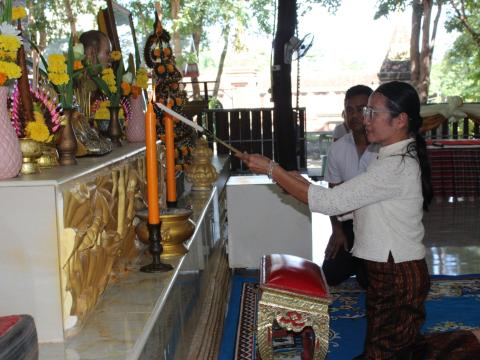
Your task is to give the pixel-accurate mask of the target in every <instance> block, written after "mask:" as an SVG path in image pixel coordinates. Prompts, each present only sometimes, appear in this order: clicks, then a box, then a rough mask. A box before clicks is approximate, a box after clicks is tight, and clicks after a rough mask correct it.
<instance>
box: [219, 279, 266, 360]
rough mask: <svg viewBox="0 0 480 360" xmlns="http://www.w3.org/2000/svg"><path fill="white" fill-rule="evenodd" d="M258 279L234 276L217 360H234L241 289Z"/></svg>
mask: <svg viewBox="0 0 480 360" xmlns="http://www.w3.org/2000/svg"><path fill="white" fill-rule="evenodd" d="M257 282H258V277H244V276H234V277H233V281H232V290H231V293H230V301H229V303H228V311H227V317H226V318H225V325H224V327H223V335H222V342H221V344H220V352H219V356H218V359H219V360H227V359H228V360H230V359H234V356H235V342H236V337H237V325H238V321H239V318H240V307H241V306H240V305H241V300H242V289H243V284H245V283H257Z"/></svg>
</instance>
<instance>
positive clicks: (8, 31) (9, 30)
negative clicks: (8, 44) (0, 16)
mask: <svg viewBox="0 0 480 360" xmlns="http://www.w3.org/2000/svg"><path fill="white" fill-rule="evenodd" d="M0 34H2V35H12V36H16V37H17V38H18V41H20V42H22V37H21V36H20V30H18V29H17V28H16V27H14V26H13V25H10V24H9V23H6V22H3V23H1V24H0Z"/></svg>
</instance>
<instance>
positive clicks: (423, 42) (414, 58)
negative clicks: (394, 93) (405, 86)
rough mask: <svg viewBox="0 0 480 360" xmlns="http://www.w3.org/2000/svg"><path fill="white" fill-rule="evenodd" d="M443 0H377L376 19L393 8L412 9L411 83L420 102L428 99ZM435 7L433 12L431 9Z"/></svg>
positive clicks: (398, 9)
mask: <svg viewBox="0 0 480 360" xmlns="http://www.w3.org/2000/svg"><path fill="white" fill-rule="evenodd" d="M443 3H444V0H436V1H434V0H412V1H407V0H380V1H379V5H378V11H377V13H376V14H375V17H374V18H375V19H378V18H380V17H382V16H388V15H389V14H390V13H392V12H394V11H404V10H405V9H406V8H407V6H409V7H411V9H412V19H411V29H412V32H411V36H410V73H411V82H412V85H413V86H415V88H416V89H417V91H418V94H419V96H420V100H421V101H422V103H425V102H427V98H428V91H429V87H430V71H431V64H432V55H433V50H434V47H435V39H436V35H437V27H438V21H439V19H440V15H441V12H442V6H443ZM434 6H436V14H435V17H434V18H433V23H432V16H433V15H434V11H433V8H434Z"/></svg>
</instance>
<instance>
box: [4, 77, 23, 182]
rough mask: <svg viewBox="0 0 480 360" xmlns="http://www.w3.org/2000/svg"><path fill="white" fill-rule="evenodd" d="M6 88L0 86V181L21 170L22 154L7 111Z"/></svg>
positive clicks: (13, 175) (15, 174)
mask: <svg viewBox="0 0 480 360" xmlns="http://www.w3.org/2000/svg"><path fill="white" fill-rule="evenodd" d="M7 98H8V87H7V86H0V180H3V179H10V178H12V177H15V176H17V175H18V173H19V172H20V169H21V168H22V152H21V151H20V143H19V142H18V137H17V134H16V133H15V130H14V129H13V126H12V122H11V120H10V113H9V112H8V109H7Z"/></svg>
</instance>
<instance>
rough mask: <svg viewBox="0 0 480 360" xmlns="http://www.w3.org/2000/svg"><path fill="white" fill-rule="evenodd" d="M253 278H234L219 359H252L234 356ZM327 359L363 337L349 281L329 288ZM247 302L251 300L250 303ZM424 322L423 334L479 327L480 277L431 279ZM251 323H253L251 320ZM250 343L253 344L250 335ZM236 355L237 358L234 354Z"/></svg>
mask: <svg viewBox="0 0 480 360" xmlns="http://www.w3.org/2000/svg"><path fill="white" fill-rule="evenodd" d="M257 281H258V279H257V278H254V277H252V278H245V277H243V278H242V277H238V278H237V277H234V279H233V287H232V295H231V299H230V304H229V309H228V314H227V319H226V323H225V330H224V334H223V339H222V344H221V351H220V356H219V359H220V360H230V359H235V358H237V359H252V360H254V359H255V356H254V351H253V352H251V353H253V355H249V354H242V356H238V351H236V350H235V347H236V344H235V341H236V338H237V334H236V332H237V328H238V326H237V324H238V321H239V317H240V316H241V314H240V307H241V306H240V305H241V293H242V288H243V286H244V284H245V283H248V282H257ZM331 292H332V297H333V302H332V304H331V305H330V336H329V337H330V339H329V352H328V356H327V358H328V359H329V360H344V359H351V358H352V357H354V356H356V355H358V354H360V353H361V352H362V351H363V340H364V337H365V328H366V320H365V310H364V309H365V294H364V292H363V291H362V290H361V289H360V288H359V287H358V285H357V283H356V281H355V280H354V279H351V280H349V281H346V282H345V283H343V284H342V285H341V286H338V287H336V288H332V289H331ZM250 301H251V300H250ZM426 309H427V319H426V322H425V324H424V326H423V332H425V333H431V332H441V331H448V330H455V329H473V328H479V327H480V275H463V276H432V285H431V289H430V293H429V297H428V299H427V302H426ZM251 321H255V319H252V320H251ZM251 341H252V343H253V342H254V341H255V339H254V336H253V334H252V336H251ZM236 354H237V355H236Z"/></svg>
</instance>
